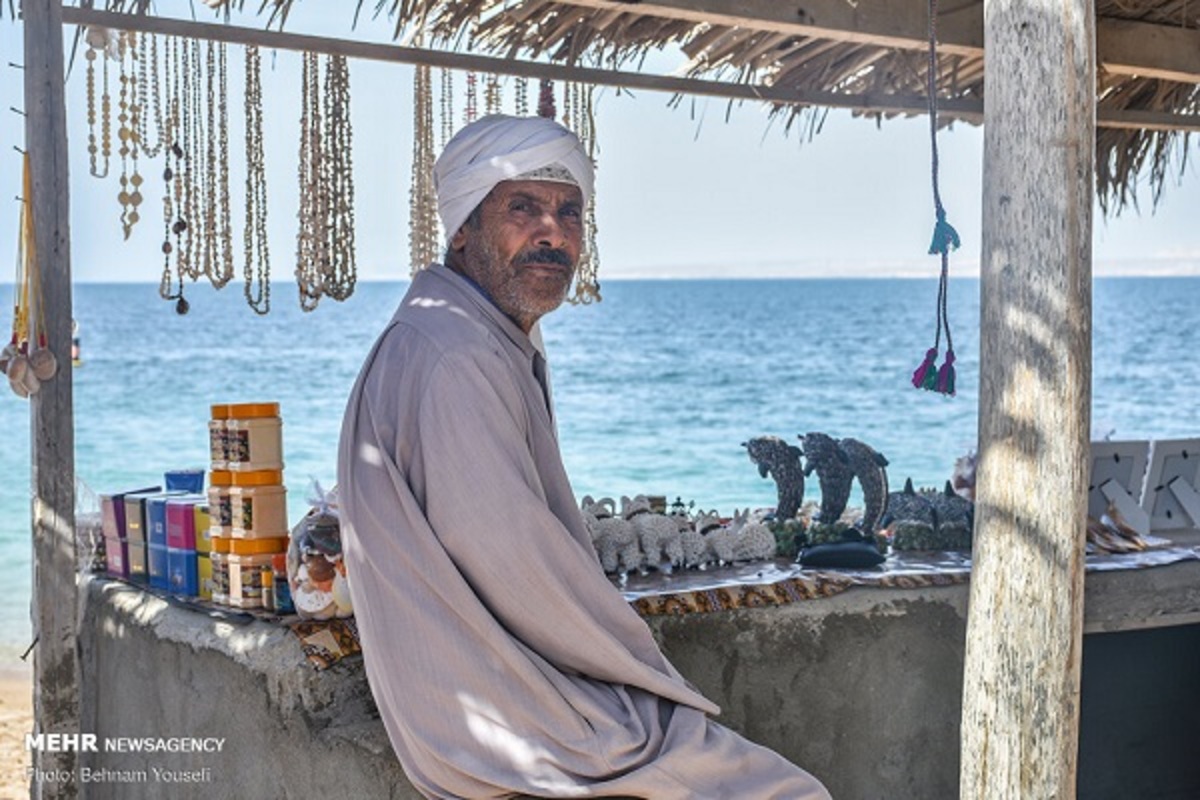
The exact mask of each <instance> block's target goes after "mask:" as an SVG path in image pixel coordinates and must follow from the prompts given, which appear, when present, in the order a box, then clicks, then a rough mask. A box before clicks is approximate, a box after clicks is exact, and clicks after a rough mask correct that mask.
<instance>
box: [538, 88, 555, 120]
mask: <svg viewBox="0 0 1200 800" xmlns="http://www.w3.org/2000/svg"><path fill="white" fill-rule="evenodd" d="M537 113H538V116H539V117H545V118H546V119H554V118H555V117H557V116H558V111H557V109H555V107H554V81H552V80H550V79H549V78H542V81H541V84H540V85H539V86H538V108H537Z"/></svg>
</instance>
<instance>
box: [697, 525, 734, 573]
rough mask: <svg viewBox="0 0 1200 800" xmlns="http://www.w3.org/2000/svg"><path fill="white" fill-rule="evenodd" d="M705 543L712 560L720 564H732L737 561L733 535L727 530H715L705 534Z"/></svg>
mask: <svg viewBox="0 0 1200 800" xmlns="http://www.w3.org/2000/svg"><path fill="white" fill-rule="evenodd" d="M704 543H705V545H707V547H708V552H709V554H710V555H711V557H712V559H713V560H714V561H716V562H717V563H718V564H722V565H724V564H732V563H733V562H734V561H736V560H737V551H736V550H735V549H734V540H733V535H732V534H731V533H730V532H729V530H728V529H727V528H720V527H718V528H713V529H712V530H710V531H709V532H708V533H706V534H704Z"/></svg>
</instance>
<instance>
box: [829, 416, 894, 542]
mask: <svg viewBox="0 0 1200 800" xmlns="http://www.w3.org/2000/svg"><path fill="white" fill-rule="evenodd" d="M839 445H840V446H841V448H842V452H843V453H845V454H846V459H847V461H846V463H847V464H848V466H849V467H850V471H851V472H853V473H854V477H856V478H858V483H859V485H860V486H861V487H862V492H863V503H864V504H865V506H866V508H865V510H864V511H863V518H862V522H861V523H860V524H859V528H860V530H861V531H862V532H863V533H866V534H872V533H875V532H876V531H878V530H879V528H880V522H881V520H882V519H883V515H884V513H886V512H887V504H888V478H887V465H888V460H887V459H886V458H884V457H883V455H882V454H881V453H880V452H879V451H877V450H876V449H875V448H873V447H871V446H870V445H868V444H864V443H863V442H860V441H859V440H858V439H842V440H841V441H840V442H839Z"/></svg>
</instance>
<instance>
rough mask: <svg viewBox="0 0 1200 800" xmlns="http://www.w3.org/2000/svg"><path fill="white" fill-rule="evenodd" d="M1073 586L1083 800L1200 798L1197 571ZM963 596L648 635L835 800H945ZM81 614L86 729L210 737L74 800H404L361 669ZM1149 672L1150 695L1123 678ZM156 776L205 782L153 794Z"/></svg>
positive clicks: (103, 596)
mask: <svg viewBox="0 0 1200 800" xmlns="http://www.w3.org/2000/svg"><path fill="white" fill-rule="evenodd" d="M1087 581H1088V583H1087V591H1088V594H1087V598H1086V604H1085V616H1086V621H1087V629H1088V630H1089V631H1093V632H1105V633H1095V634H1093V635H1090V636H1086V637H1085V643H1084V685H1083V698H1082V703H1081V707H1082V722H1081V727H1082V734H1081V738H1082V740H1083V744H1082V746H1081V769H1080V796H1081V797H1157V796H1162V797H1168V796H1180V797H1183V796H1200V774H1198V772H1200V762H1198V761H1196V760H1195V759H1194V758H1188V757H1187V755H1186V752H1185V751H1186V750H1187V748H1188V747H1191V743H1193V742H1195V741H1197V740H1200V717H1196V715H1185V714H1179V713H1173V712H1177V711H1178V709H1180V708H1194V707H1196V705H1197V703H1200V673H1198V672H1196V670H1195V668H1194V665H1195V664H1196V663H1200V626H1197V625H1195V624H1192V623H1193V622H1194V621H1195V620H1196V619H1197V615H1198V614H1200V562H1197V561H1192V562H1183V563H1179V564H1173V565H1170V566H1164V567H1156V568H1154V569H1146V570H1137V571H1125V572H1111V573H1090V574H1089V575H1088V577H1087ZM969 593H970V586H969V585H954V586H942V587H928V588H921V589H863V588H855V589H850V590H848V591H846V592H843V593H841V594H839V595H835V596H833V597H830V598H826V599H822V600H812V601H804V602H797V603H792V604H789V605H785V606H779V607H771V608H760V609H740V610H735V611H723V612H717V613H710V614H692V615H686V616H677V617H668V616H661V617H651V618H649V619H648V623H649V624H650V627H651V629H652V630H653V631H654V633H655V636H656V637H657V638H658V640H659V642H660V644H661V645H662V647H663V649H664V650H665V651H666V653H667V655H668V656H669V657H670V659H671V660H672V661H673V662H674V663H675V665H676V666H677V667H678V668H679V670H680V671H681V672H682V673H683V674H684V675H685V676H686V677H687V678H688V679H689V680H691V681H692V682H693V683H695V684H696V685H697V686H698V687H699V688H700V690H701V691H702V692H703V693H704V694H705V695H707V696H708V697H710V698H712V699H713V700H714V701H716V702H717V703H718V704H719V705H721V707H722V709H723V714H722V716H721V718H720V719H721V721H722V722H723V723H724V724H726V725H728V726H729V727H731V728H733V729H735V730H738V731H740V732H742V733H743V734H744V735H746V736H748V737H749V738H750V739H752V740H754V741H756V742H759V743H760V744H764V745H766V746H768V747H771V748H773V749H775V750H778V751H779V752H781V753H782V754H784V755H785V756H786V757H788V758H790V759H791V760H793V761H795V762H796V763H798V764H800V765H802V766H804V767H805V768H806V769H808V770H810V771H811V772H813V773H814V774H815V775H817V776H818V777H819V778H821V779H822V780H823V781H825V783H826V784H827V785H828V787H829V788H830V790H831V792H832V793H833V796H834V797H836V798H838V800H855V798H863V799H864V800H867V799H870V798H884V797H886V798H888V799H889V800H904V799H905V798H912V800H929V798H954V797H956V796H957V794H958V765H959V736H958V731H959V716H960V707H961V694H962V672H963V643H964V640H965V634H966V611H967V602H968V597H969ZM81 599H82V603H83V608H82V610H81V614H80V617H81V620H82V624H81V631H80V637H79V641H80V648H81V652H80V659H81V660H80V663H81V664H82V668H83V685H82V687H81V691H82V695H83V696H82V712H83V730H84V731H85V732H93V733H96V734H97V735H98V737H99V738H100V740H101V741H103V740H104V739H105V738H107V737H139V736H153V737H164V736H177V737H217V738H223V739H224V749H223V750H222V752H220V753H154V754H148V753H127V752H126V753H116V752H101V753H94V754H84V757H83V758H81V765H82V766H81V769H82V767H87V768H90V769H93V770H101V769H102V770H108V771H110V773H118V774H119V773H128V774H131V775H133V776H134V777H137V776H138V775H140V774H144V775H145V779H144V780H140V781H135V782H133V783H127V782H117V781H108V782H95V783H91V784H88V785H87V787H86V788H85V790H84V796H86V797H96V798H109V797H112V798H118V797H119V798H143V797H144V798H159V797H164V796H170V797H172V798H193V797H195V798H205V799H206V800H211V799H212V798H244V797H255V798H257V797H264V798H268V797H270V798H273V797H308V796H313V795H318V796H319V795H326V796H331V797H351V798H356V800H357V798H398V799H399V800H407V799H409V798H412V799H414V800H415V798H418V797H419V794H418V793H417V792H416V791H415V790H414V789H413V788H412V787H411V785H410V784H409V783H408V781H407V779H406V778H405V777H404V774H403V772H402V770H401V769H400V767H399V765H398V763H397V762H396V760H395V758H394V756H393V754H392V752H391V747H390V745H389V743H388V740H387V736H386V733H385V731H384V728H383V725H382V723H381V722H380V720H379V719H378V716H377V713H376V711H375V708H374V704H373V702H372V700H371V696H370V692H369V689H368V687H367V683H366V676H365V673H364V671H363V667H362V662H361V660H360V659H357V658H354V659H348V660H344V661H342V662H340V663H338V664H337V665H335V666H334V667H333V668H331V669H329V670H327V671H324V672H317V671H315V670H314V669H313V668H312V667H311V666H310V665H309V664H308V662H307V661H306V660H305V658H304V655H303V652H302V651H301V648H300V645H299V643H298V641H297V640H296V638H295V637H294V636H293V635H292V634H291V633H290V632H289V631H287V630H286V629H284V628H282V627H279V626H276V625H270V624H266V623H263V622H258V621H252V622H249V623H248V624H245V625H234V624H231V623H229V622H224V621H220V620H216V619H212V618H210V617H208V616H206V615H203V614H199V613H196V612H195V611H192V610H189V609H186V608H182V607H178V606H176V605H173V604H171V603H168V602H166V601H164V600H162V599H159V598H157V597H154V596H152V595H148V594H146V593H144V592H141V591H140V590H138V589H136V588H134V587H130V586H127V585H125V584H121V583H116V582H111V581H107V580H102V579H91V580H88V581H87V582H86V583H85V585H84V586H83V587H82V590H81ZM1108 631H1116V632H1108ZM1149 671H1152V674H1154V675H1155V679H1154V681H1153V685H1148V684H1147V683H1145V682H1139V681H1137V676H1138V675H1140V674H1143V673H1145V674H1151V672H1149ZM1131 683H1132V684H1133V685H1135V686H1136V689H1137V691H1136V692H1134V691H1130V686H1131ZM1164 716H1170V717H1171V721H1170V726H1169V727H1164ZM1113 720H1120V724H1119V725H1114V724H1112V721H1113ZM1162 730H1170V731H1171V735H1170V736H1169V737H1160V734H1159V733H1158V731H1162ZM1160 739H1161V740H1160ZM1181 748H1182V749H1181ZM1128 753H1138V754H1140V755H1139V756H1138V758H1137V759H1130V758H1126V754H1128ZM1146 764H1152V765H1153V768H1152V769H1151V768H1149V767H1146V766H1143V765H1146ZM1117 765H1119V766H1120V768H1119V769H1117ZM153 767H158V768H159V769H166V770H191V771H203V770H205V769H207V770H208V772H207V773H203V774H204V775H206V776H207V778H206V780H205V781H203V782H200V783H192V784H175V785H171V786H166V785H164V784H162V783H157V782H155V781H154V778H155V775H154V774H153V772H152V768H153ZM1092 776H1094V780H1093V777H1092ZM1089 781H1091V782H1089ZM1085 788H1086V789H1087V790H1088V791H1087V792H1085V791H1084V789H1085ZM1193 789H1195V790H1196V791H1195V792H1194V793H1192V794H1187V792H1191V791H1192V790H1193ZM1171 792H1176V794H1171ZM1178 792H1184V793H1182V794H1180V793H1178Z"/></svg>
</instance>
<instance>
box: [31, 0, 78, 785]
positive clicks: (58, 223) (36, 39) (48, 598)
mask: <svg viewBox="0 0 1200 800" xmlns="http://www.w3.org/2000/svg"><path fill="white" fill-rule="evenodd" d="M23 12H24V25H25V29H24V33H25V114H26V122H25V146H26V148H28V151H29V157H30V163H31V166H32V170H33V221H34V227H35V242H36V246H37V261H38V266H39V269H40V271H41V283H42V291H43V300H44V308H45V315H46V319H45V321H46V330H47V334H48V337H49V344H50V347H51V349H52V351H53V352H54V355H55V357H56V358H57V359H58V374H57V376H55V377H54V379H52V380H50V381H47V382H45V383H43V384H42V388H41V391H39V392H38V393H37V394H35V395H34V396H33V397H31V398H30V406H31V419H32V426H33V429H32V437H31V438H32V440H33V454H32V462H33V630H34V634H35V635H36V636H37V647H36V648H35V649H34V660H33V663H34V690H33V707H34V715H35V719H36V723H35V724H36V731H37V732H40V733H78V732H79V694H78V687H79V681H78V662H77V658H76V646H75V644H76V613H77V605H76V589H75V566H76V562H75V429H74V416H73V403H72V391H71V258H70V255H71V254H70V229H69V225H68V217H69V211H70V203H69V199H68V191H67V190H68V185H69V184H68V174H67V131H66V124H67V111H66V102H65V84H64V80H63V39H62V37H63V33H62V2H61V0H38V2H32V3H29V2H27V3H24V4H23ZM33 765H34V767H35V768H37V769H43V770H52V769H53V770H71V771H72V772H74V770H75V767H76V760H75V756H74V754H73V753H70V752H66V753H49V752H41V751H38V750H36V749H35V750H34V751H33ZM30 794H31V796H32V797H35V798H39V797H74V796H75V795H76V781H75V780H70V781H37V780H34V781H32V784H31V791H30Z"/></svg>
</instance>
